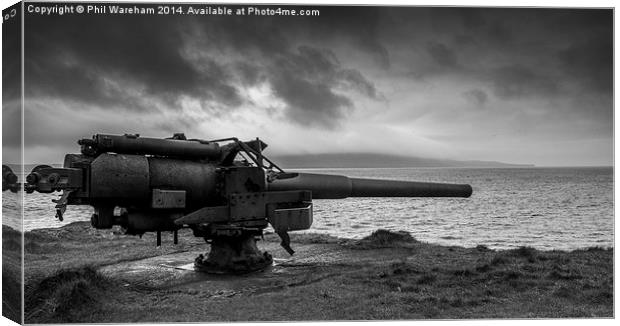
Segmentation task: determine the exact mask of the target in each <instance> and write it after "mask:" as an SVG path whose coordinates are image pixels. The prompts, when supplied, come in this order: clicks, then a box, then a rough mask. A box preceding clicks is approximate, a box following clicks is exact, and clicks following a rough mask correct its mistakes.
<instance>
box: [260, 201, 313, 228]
mask: <svg viewBox="0 0 620 326" xmlns="http://www.w3.org/2000/svg"><path fill="white" fill-rule="evenodd" d="M269 222H270V223H271V225H272V226H273V228H274V230H276V232H280V231H295V230H306V229H309V228H310V226H312V204H308V206H306V207H301V208H286V209H276V210H275V211H274V212H273V215H272V216H271V217H270V218H269Z"/></svg>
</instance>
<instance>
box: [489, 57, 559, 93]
mask: <svg viewBox="0 0 620 326" xmlns="http://www.w3.org/2000/svg"><path fill="white" fill-rule="evenodd" d="M491 78H492V79H493V81H492V82H493V91H494V94H495V95H496V96H497V97H500V98H505V99H514V98H523V97H531V96H536V95H550V94H553V93H555V92H557V89H558V86H557V82H556V81H555V80H553V79H551V78H549V77H548V76H546V75H544V74H538V73H536V72H535V71H533V70H531V69H529V68H527V67H524V66H520V65H508V66H502V67H499V68H497V69H494V70H493V71H492V72H491Z"/></svg>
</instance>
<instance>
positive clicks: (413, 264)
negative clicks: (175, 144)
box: [3, 222, 613, 323]
mask: <svg viewBox="0 0 620 326" xmlns="http://www.w3.org/2000/svg"><path fill="white" fill-rule="evenodd" d="M3 234H6V233H3ZM163 238H164V239H163V240H164V242H163V245H162V246H161V247H159V248H157V247H155V236H154V235H153V234H149V235H145V236H144V237H143V238H138V237H133V236H126V235H123V234H122V232H120V230H117V229H113V230H95V229H92V228H91V227H90V226H89V225H88V223H82V222H78V223H73V224H70V225H67V226H65V227H62V228H60V229H46V230H35V231H32V232H27V233H26V236H25V253H26V254H25V268H26V275H25V279H26V286H25V289H26V294H25V297H26V299H25V300H26V303H25V308H26V313H25V320H26V322H27V323H67V322H80V323H93V322H97V323H123V322H209V321H283V320H291V321H292V320H377V319H381V320H402V319H451V318H458V319H467V318H476V319H480V318H566V317H613V250H612V249H601V248H590V249H585V250H576V251H572V252H560V251H551V252H543V251H537V250H534V249H532V248H520V249H516V250H508V251H495V250H490V249H488V248H486V247H483V246H479V247H476V248H461V247H445V246H438V245H433V244H428V243H422V242H418V241H416V240H415V239H413V238H412V237H411V236H410V235H409V234H407V233H393V232H387V231H381V230H379V231H377V232H375V233H373V234H372V235H370V236H368V237H367V238H365V239H362V240H348V239H338V238H333V237H329V236H324V235H312V234H294V233H293V234H291V241H292V246H293V248H294V249H295V250H296V253H295V255H294V256H292V257H291V256H289V255H288V254H287V253H286V252H285V251H284V250H283V249H282V248H280V247H279V242H280V239H279V238H278V237H277V236H276V235H273V234H267V235H266V236H265V240H264V241H260V242H259V247H261V248H263V249H264V250H267V251H269V252H270V253H272V254H273V255H274V258H275V264H274V266H273V267H271V268H269V269H267V270H264V271H261V272H255V273H252V274H246V275H211V274H204V273H199V272H195V271H193V270H192V262H193V260H194V258H195V257H196V256H198V254H200V253H204V252H205V251H206V250H208V247H207V245H205V244H204V241H203V240H202V239H198V238H194V237H193V236H192V235H191V232H190V231H188V230H185V231H183V232H181V233H180V234H179V238H180V243H179V244H178V245H173V244H172V239H171V236H170V239H167V238H166V236H164V237H163ZM13 240H14V239H13ZM7 241H8V242H7ZM11 241H12V239H11V237H6V236H5V237H4V239H3V247H4V246H11V245H12V244H11V243H10V242H11ZM6 275H8V277H11V275H13V274H12V273H10V272H9V273H7V274H6ZM3 277H4V274H3ZM5 283H6V282H5ZM4 290H5V289H4V288H3V294H4ZM3 302H4V301H3ZM4 309H5V311H6V309H7V308H4ZM9 309H13V308H12V307H9Z"/></svg>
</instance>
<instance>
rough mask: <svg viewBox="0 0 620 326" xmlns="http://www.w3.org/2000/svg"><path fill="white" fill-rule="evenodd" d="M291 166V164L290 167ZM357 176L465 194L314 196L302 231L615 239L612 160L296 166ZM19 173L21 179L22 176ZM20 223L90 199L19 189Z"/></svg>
mask: <svg viewBox="0 0 620 326" xmlns="http://www.w3.org/2000/svg"><path fill="white" fill-rule="evenodd" d="M291 171H293V170H291ZM295 171H299V172H309V173H324V174H338V175H345V176H349V177H358V178H376V179H392V180H406V181H422V182H448V183H467V184H470V185H471V186H472V187H473V194H472V196H471V197H470V198H347V199H338V200H314V202H313V205H314V206H313V211H314V221H313V225H312V228H311V229H309V230H306V231H298V232H305V233H322V234H329V235H333V236H337V237H343V238H352V239H359V238H362V237H365V236H368V235H369V234H371V233H372V232H373V231H375V230H377V229H386V230H391V231H407V232H409V233H411V235H412V236H413V237H414V238H416V239H417V240H419V241H423V242H428V243H436V244H441V245H454V246H464V247H475V246H478V245H484V246H487V247H489V248H491V249H511V248H517V247H521V246H529V247H533V248H536V249H540V250H574V249H582V248H588V247H604V248H608V247H613V246H614V197H613V193H614V190H613V182H614V177H613V173H614V171H613V168H612V167H561V168H557V167H553V168H542V167H526V168H364V169H361V168H356V169H350V168H342V169H298V170H295ZM22 180H23V179H22ZM21 197H22V192H19V193H17V194H14V193H10V192H4V193H3V194H2V211H3V220H2V223H3V224H6V225H9V226H11V227H13V228H19V227H20V225H21V222H20V220H19V218H18V214H17V212H18V210H17V208H18V200H19V199H20V198H21ZM24 197H25V205H24V220H23V227H24V229H25V230H26V231H29V230H33V229H39V228H58V227H61V226H63V225H65V224H68V223H71V222H75V221H89V220H90V216H91V214H92V213H93V209H92V208H91V207H90V206H69V207H68V209H67V211H66V213H65V216H64V221H62V222H61V221H58V220H57V219H56V218H55V217H54V215H55V209H54V205H55V204H54V203H52V199H56V198H58V197H59V193H56V194H39V193H35V194H28V195H25V196H24Z"/></svg>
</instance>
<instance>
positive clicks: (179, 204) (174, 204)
mask: <svg viewBox="0 0 620 326" xmlns="http://www.w3.org/2000/svg"><path fill="white" fill-rule="evenodd" d="M151 207H153V208H185V190H161V189H153V199H152V201H151Z"/></svg>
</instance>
